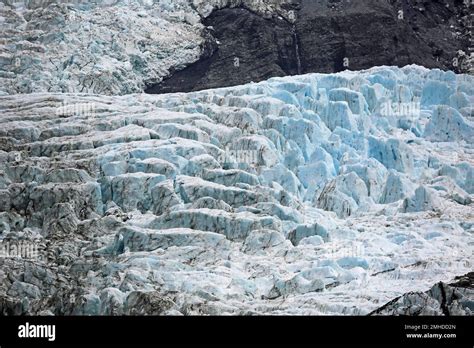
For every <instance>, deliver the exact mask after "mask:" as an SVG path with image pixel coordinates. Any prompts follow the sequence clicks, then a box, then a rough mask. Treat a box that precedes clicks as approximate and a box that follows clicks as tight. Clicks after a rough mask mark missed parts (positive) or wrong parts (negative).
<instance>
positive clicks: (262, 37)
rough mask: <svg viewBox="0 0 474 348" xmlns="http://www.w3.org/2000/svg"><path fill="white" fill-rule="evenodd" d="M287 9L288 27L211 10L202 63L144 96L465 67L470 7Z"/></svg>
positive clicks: (375, 0) (359, 4)
mask: <svg viewBox="0 0 474 348" xmlns="http://www.w3.org/2000/svg"><path fill="white" fill-rule="evenodd" d="M294 11H295V21H294V23H290V22H289V21H288V20H286V19H284V18H282V17H280V16H278V15H275V16H273V18H262V17H261V16H259V15H258V14H255V13H253V12H251V11H249V10H247V9H243V8H227V9H222V10H217V11H214V12H213V13H212V14H211V15H210V16H209V17H207V18H205V19H204V21H203V23H204V24H205V25H206V26H212V27H213V30H212V31H210V35H209V34H208V43H209V44H207V45H205V47H203V55H202V58H201V59H200V60H199V61H198V62H196V63H194V64H192V65H190V66H188V67H187V68H185V69H183V70H181V71H178V72H175V73H173V74H172V75H171V76H170V77H169V78H167V79H165V80H164V81H163V82H162V83H160V84H158V85H154V86H150V87H149V88H148V89H147V91H146V92H148V93H166V92H189V91H195V90H201V89H206V88H215V87H225V86H232V85H238V84H244V83H248V82H250V81H254V82H257V81H261V80H265V79H268V78H269V77H272V76H284V75H295V74H299V73H309V72H325V73H331V72H338V71H342V70H345V69H350V70H360V69H366V68H370V67H372V66H377V65H397V66H404V65H407V64H419V65H423V66H425V67H428V68H441V69H443V70H454V71H456V72H466V71H467V70H468V69H469V66H467V64H466V63H465V62H464V61H463V58H462V57H459V55H458V51H459V50H463V51H464V52H469V51H468V47H469V39H470V36H469V35H470V34H469V29H468V25H467V21H468V14H469V12H468V11H469V9H468V7H467V5H465V4H464V3H463V1H462V0H448V1H421V0H420V1H408V0H390V1H379V0H358V1H350V2H348V1H343V0H316V1H315V0H299V1H295V4H294ZM455 58H457V59H458V61H455ZM453 63H454V64H453Z"/></svg>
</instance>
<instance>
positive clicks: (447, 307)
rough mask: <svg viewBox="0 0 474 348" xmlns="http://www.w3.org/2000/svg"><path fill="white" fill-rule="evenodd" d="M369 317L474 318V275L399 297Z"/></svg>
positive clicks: (440, 283)
mask: <svg viewBox="0 0 474 348" xmlns="http://www.w3.org/2000/svg"><path fill="white" fill-rule="evenodd" d="M370 315H445V316H450V315H474V272H471V273H468V274H466V275H465V276H462V277H457V278H456V279H455V280H454V282H453V283H451V284H445V283H443V282H439V283H438V284H436V285H434V286H433V287H432V288H431V289H430V290H428V291H427V292H410V293H407V294H405V295H403V296H400V297H397V298H396V299H394V300H392V301H390V302H389V303H387V304H386V305H384V306H382V307H380V308H379V309H377V310H375V311H373V312H372V313H371V314H370Z"/></svg>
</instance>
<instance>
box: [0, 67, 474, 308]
mask: <svg viewBox="0 0 474 348" xmlns="http://www.w3.org/2000/svg"><path fill="white" fill-rule="evenodd" d="M473 97H474V78H473V77H470V76H466V75H455V74H453V73H450V72H442V71H439V70H427V69H425V68H422V67H418V66H407V67H405V68H402V69H400V68H392V67H379V68H373V69H370V70H367V71H361V72H350V71H346V72H343V73H339V74H332V75H323V74H309V75H302V76H295V77H285V78H273V79H270V80H268V81H265V82H261V83H256V84H248V85H243V86H238V87H232V88H223V89H215V90H206V91H201V92H193V93H187V94H168V95H159V96H153V95H145V94H131V95H125V96H117V97H109V96H104V95H92V94H56V93H44V94H28V95H11V96H3V97H0V109H1V118H0V122H1V127H0V233H1V234H0V236H1V237H0V238H1V239H2V242H1V245H2V246H4V245H7V244H8V245H14V244H15V243H16V244H18V243H19V242H20V241H23V242H28V243H31V244H34V245H35V246H37V247H38V253H39V256H40V257H39V258H38V257H36V258H32V259H30V260H24V259H18V258H0V265H1V267H0V278H1V282H0V310H1V312H3V313H9V314H50V313H54V314H263V313H273V314H356V315H358V314H367V313H370V312H372V311H374V310H376V309H377V308H378V307H381V306H382V305H383V304H384V303H386V302H388V301H389V300H391V299H393V298H395V297H397V296H400V295H402V294H403V293H407V292H410V291H426V290H427V289H429V288H430V287H431V286H432V285H433V284H435V283H437V282H439V281H444V282H447V281H450V280H452V279H453V278H454V277H455V276H457V275H462V274H465V273H467V272H468V271H470V270H472V264H471V262H472V254H473V247H472V233H473V232H474V230H473V228H474V227H473V226H474V223H473V213H474V209H473V203H472V198H473V194H474V183H473V172H474V155H473V130H474V125H473V118H472V108H473ZM10 252H11V251H10ZM470 294H471V293H466V295H465V297H466V296H467V297H469V296H471V295H470ZM463 301H464V300H463ZM463 303H472V302H469V301H468V300H465V301H464V302H463ZM456 306H457V307H456V313H461V312H462V311H464V312H463V313H464V314H471V313H472V312H471V310H472V307H470V308H471V309H469V308H468V307H469V306H468V307H466V308H464V307H463V308H460V307H459V306H461V305H459V306H458V305H456ZM427 312H430V311H427ZM430 313H431V312H430Z"/></svg>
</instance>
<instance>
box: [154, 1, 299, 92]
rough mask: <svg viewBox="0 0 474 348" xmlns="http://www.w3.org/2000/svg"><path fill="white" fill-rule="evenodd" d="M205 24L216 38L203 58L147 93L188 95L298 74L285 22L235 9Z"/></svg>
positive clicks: (213, 16)
mask: <svg viewBox="0 0 474 348" xmlns="http://www.w3.org/2000/svg"><path fill="white" fill-rule="evenodd" d="M204 24H206V25H207V26H212V27H213V28H214V31H213V35H214V37H215V39H214V38H209V39H208V42H209V41H210V42H211V43H210V44H208V45H207V47H208V48H207V49H205V50H204V57H203V58H202V59H201V60H199V61H198V62H196V63H195V64H193V65H191V66H189V67H187V68H185V69H184V70H181V71H179V72H177V73H176V74H173V75H172V76H171V77H170V78H169V79H167V80H165V81H164V82H163V83H162V84H160V85H157V86H154V87H151V88H150V89H149V90H148V91H147V92H149V93H166V92H177V91H183V92H188V91H193V90H200V89H205V88H214V87H225V86H233V85H239V84H242V83H243V82H249V81H261V80H265V79H268V78H270V77H272V76H284V75H295V74H297V73H298V71H297V66H298V64H297V62H296V54H295V47H296V44H295V35H294V34H293V25H292V24H290V23H288V22H287V21H286V20H284V19H283V18H272V19H264V18H262V17H260V16H259V15H257V14H254V13H252V12H250V11H249V10H247V9H243V8H235V9H223V10H219V11H215V12H213V14H211V15H210V16H209V17H208V18H206V19H205V21H204ZM217 43H218V44H217ZM210 49H212V50H214V49H215V51H212V52H210Z"/></svg>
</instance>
